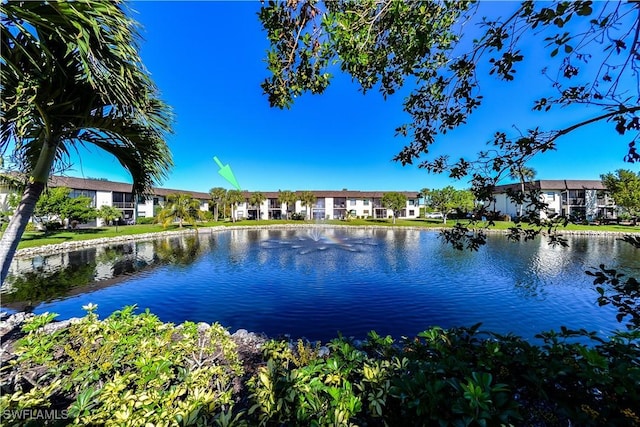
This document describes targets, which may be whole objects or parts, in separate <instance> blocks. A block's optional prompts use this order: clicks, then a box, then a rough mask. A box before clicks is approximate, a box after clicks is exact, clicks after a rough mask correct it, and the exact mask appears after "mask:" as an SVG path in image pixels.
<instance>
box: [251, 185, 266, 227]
mask: <svg viewBox="0 0 640 427" xmlns="http://www.w3.org/2000/svg"><path fill="white" fill-rule="evenodd" d="M265 200H267V197H266V196H265V195H264V194H262V193H261V192H259V191H256V192H255V193H253V194H251V197H249V203H250V204H251V205H254V206H256V207H257V208H258V217H257V218H256V219H258V220H260V219H262V216H261V215H260V205H261V204H262V202H264V201H265Z"/></svg>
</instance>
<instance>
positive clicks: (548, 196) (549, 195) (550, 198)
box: [547, 192, 556, 200]
mask: <svg viewBox="0 0 640 427" xmlns="http://www.w3.org/2000/svg"><path fill="white" fill-rule="evenodd" d="M547 200H556V193H553V192H551V193H547Z"/></svg>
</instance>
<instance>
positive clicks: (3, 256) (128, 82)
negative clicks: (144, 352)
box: [0, 0, 173, 281]
mask: <svg viewBox="0 0 640 427" xmlns="http://www.w3.org/2000/svg"><path fill="white" fill-rule="evenodd" d="M128 12H129V11H128V10H127V9H126V8H125V7H124V6H123V2H122V1H121V0H116V1H111V0H81V1H74V2H66V1H11V2H2V3H1V4H0V16H1V21H0V24H1V25H0V52H1V62H0V64H1V67H0V90H1V91H2V97H0V111H2V114H1V115H0V158H2V161H0V164H1V165H2V169H11V170H16V169H17V170H18V171H19V172H22V173H23V174H24V176H25V177H27V178H28V180H27V181H25V183H24V184H25V190H24V194H23V197H22V199H21V202H20V204H19V206H18V208H17V209H16V211H15V213H14V215H13V217H12V219H11V221H10V222H9V225H8V226H7V229H6V230H5V232H4V234H3V236H2V239H0V264H1V270H0V281H2V280H4V278H5V277H6V274H7V272H8V270H9V265H10V263H11V259H12V258H13V255H14V253H15V251H16V248H17V245H18V241H19V240H20V238H21V236H22V233H23V232H24V230H25V228H26V225H27V223H28V221H29V218H30V217H31V215H32V213H33V209H34V208H35V204H36V202H37V200H38V197H39V196H40V194H41V193H42V191H43V189H44V187H45V186H46V184H47V181H48V178H49V175H50V173H51V172H52V171H56V170H58V171H59V170H60V169H65V168H66V166H68V164H69V161H70V154H71V153H72V152H74V151H77V150H78V149H79V148H80V147H85V146H90V147H94V148H99V149H100V150H103V151H106V152H107V153H109V154H111V155H112V156H113V157H114V158H115V159H116V160H118V161H119V162H120V164H121V165H122V167H123V168H124V169H126V170H127V171H128V172H129V173H130V174H131V177H132V179H133V186H132V190H133V192H134V193H136V194H144V193H146V192H147V191H148V190H150V189H151V188H152V187H153V186H154V185H156V184H157V182H158V181H159V180H161V179H163V178H164V177H165V176H166V174H167V172H168V171H169V169H170V168H171V166H172V164H173V162H172V158H171V153H170V152H169V148H168V146H167V144H166V137H167V136H168V134H170V133H171V132H172V128H171V127H172V121H173V115H172V112H171V109H170V108H169V107H168V106H167V105H166V104H165V103H164V102H163V101H162V100H161V99H160V96H159V93H158V89H157V88H156V86H155V84H154V83H153V81H152V80H151V78H150V76H149V73H148V72H147V70H146V68H145V67H144V65H143V64H142V59H141V58H140V55H139V54H138V41H139V38H140V37H139V34H138V24H137V22H136V21H135V20H133V19H132V18H131V16H130V14H129V13H128ZM1 172H3V171H1V170H0V173H1Z"/></svg>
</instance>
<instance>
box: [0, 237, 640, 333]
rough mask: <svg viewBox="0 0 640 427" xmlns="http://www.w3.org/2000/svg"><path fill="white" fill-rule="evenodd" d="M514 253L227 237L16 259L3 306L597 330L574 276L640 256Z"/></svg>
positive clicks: (419, 242) (68, 313) (591, 304)
mask: <svg viewBox="0 0 640 427" xmlns="http://www.w3.org/2000/svg"><path fill="white" fill-rule="evenodd" d="M569 244H570V247H569V248H564V247H556V246H549V245H548V243H547V242H546V241H545V240H535V241H533V242H526V243H524V242H522V243H512V242H508V241H507V240H506V238H504V237H502V236H490V238H489V244H487V245H486V246H484V247H482V248H480V250H479V251H477V252H469V251H462V252H461V251H455V250H453V249H451V248H450V247H448V246H446V245H444V244H443V243H442V242H441V241H440V239H439V238H438V234H437V233H433V232H429V231H419V230H404V229H400V230H392V229H332V228H325V227H316V228H311V229H308V230H304V229H279V230H276V229H262V230H238V229H233V230H228V231H224V232H219V233H212V234H202V235H199V236H196V235H185V236H181V237H172V238H165V239H159V240H156V241H152V242H133V243H127V244H120V245H115V246H104V247H97V248H91V249H86V250H81V251H74V252H65V253H57V254H53V255H50V256H47V257H42V256H39V257H34V258H32V259H18V260H16V261H15V262H14V264H13V265H12V269H11V274H10V276H9V278H8V279H7V280H6V283H5V284H4V285H3V288H2V305H3V307H2V309H3V310H6V309H9V310H24V309H28V310H33V311H34V312H36V313H40V312H44V311H55V312H57V313H60V314H61V316H60V318H62V319H64V318H68V317H72V316H81V315H82V314H83V312H82V310H81V306H82V305H84V304H87V303H89V302H93V303H96V304H98V306H99V309H98V311H99V314H100V315H101V316H106V315H108V314H110V313H111V312H112V311H114V310H117V309H120V308H122V307H123V306H124V305H128V304H138V305H139V306H140V308H141V309H144V308H149V309H150V310H151V311H152V312H154V313H155V314H157V315H158V316H159V317H160V318H161V319H163V320H164V321H171V322H175V323H179V322H182V321H184V320H192V321H196V322H197V321H205V322H215V321H218V322H221V323H222V324H224V325H226V326H228V327H230V328H232V329H236V328H246V329H250V330H255V331H262V332H265V333H267V334H269V335H278V334H281V333H290V334H292V335H294V336H306V337H307V338H310V339H322V340H326V339H330V338H332V337H334V336H335V335H336V333H337V331H341V332H342V333H343V334H344V335H346V336H360V337H363V336H365V335H366V333H367V332H368V331H369V330H371V329H375V330H377V331H378V332H379V333H381V334H392V335H394V336H401V335H405V336H410V335H414V334H416V333H418V332H420V331H421V330H424V329H426V328H427V327H429V326H432V325H440V326H443V327H452V326H460V325H471V324H474V323H477V322H483V324H484V326H485V328H486V329H489V330H494V331H497V332H503V333H507V332H514V333H516V334H518V335H523V336H525V337H529V338H531V337H532V336H533V335H534V334H536V333H538V332H540V331H542V330H549V329H558V327H559V326H560V325H565V326H567V327H571V328H579V327H585V328H587V329H589V330H596V331H599V332H601V333H604V334H606V333H608V332H610V331H611V330H613V329H616V328H618V327H619V325H618V323H617V322H616V321H615V311H614V310H613V309H612V308H611V307H598V306H597V303H596V298H597V294H596V292H595V291H594V289H593V285H592V280H591V279H590V278H589V277H588V276H586V275H585V274H584V271H585V270H588V269H590V268H592V267H597V266H598V265H599V264H601V263H604V264H607V266H608V267H611V268H616V269H619V270H620V271H621V272H623V273H626V274H629V275H632V276H634V277H639V276H640V257H639V256H638V251H637V250H636V249H634V248H633V247H632V246H631V245H628V244H626V243H624V242H621V241H619V240H617V239H615V238H600V237H599V238H594V237H590V238H586V237H572V238H569Z"/></svg>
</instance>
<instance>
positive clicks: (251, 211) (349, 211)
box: [236, 190, 420, 220]
mask: <svg viewBox="0 0 640 427" xmlns="http://www.w3.org/2000/svg"><path fill="white" fill-rule="evenodd" d="M311 193H313V195H314V196H315V197H316V201H315V203H313V204H312V206H305V205H303V204H302V201H300V200H297V201H296V202H295V204H292V206H287V205H286V204H283V203H281V202H280V200H279V193H278V192H277V191H272V192H269V191H267V192H262V194H263V195H264V196H265V198H266V199H265V201H264V202H263V203H262V204H261V205H260V209H258V207H257V206H255V205H250V204H249V203H248V202H245V203H242V204H240V206H238V208H237V210H236V215H237V218H250V219H256V218H257V217H258V211H259V212H260V219H284V218H287V217H290V216H291V214H294V213H295V214H303V215H305V217H307V218H313V219H316V220H322V219H345V218H347V217H361V218H389V217H390V216H392V215H393V212H392V211H391V210H390V209H387V208H385V207H383V206H382V196H383V195H384V193H386V192H383V191H354V190H340V191H311ZM399 193H401V194H404V196H405V197H406V198H407V202H406V206H405V208H404V209H402V210H401V212H400V217H401V218H418V217H419V215H420V207H419V201H420V196H419V194H418V193H417V192H415V191H399ZM252 194H253V193H252V192H249V191H246V192H244V196H245V200H247V201H248V200H250V199H251V195H252Z"/></svg>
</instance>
